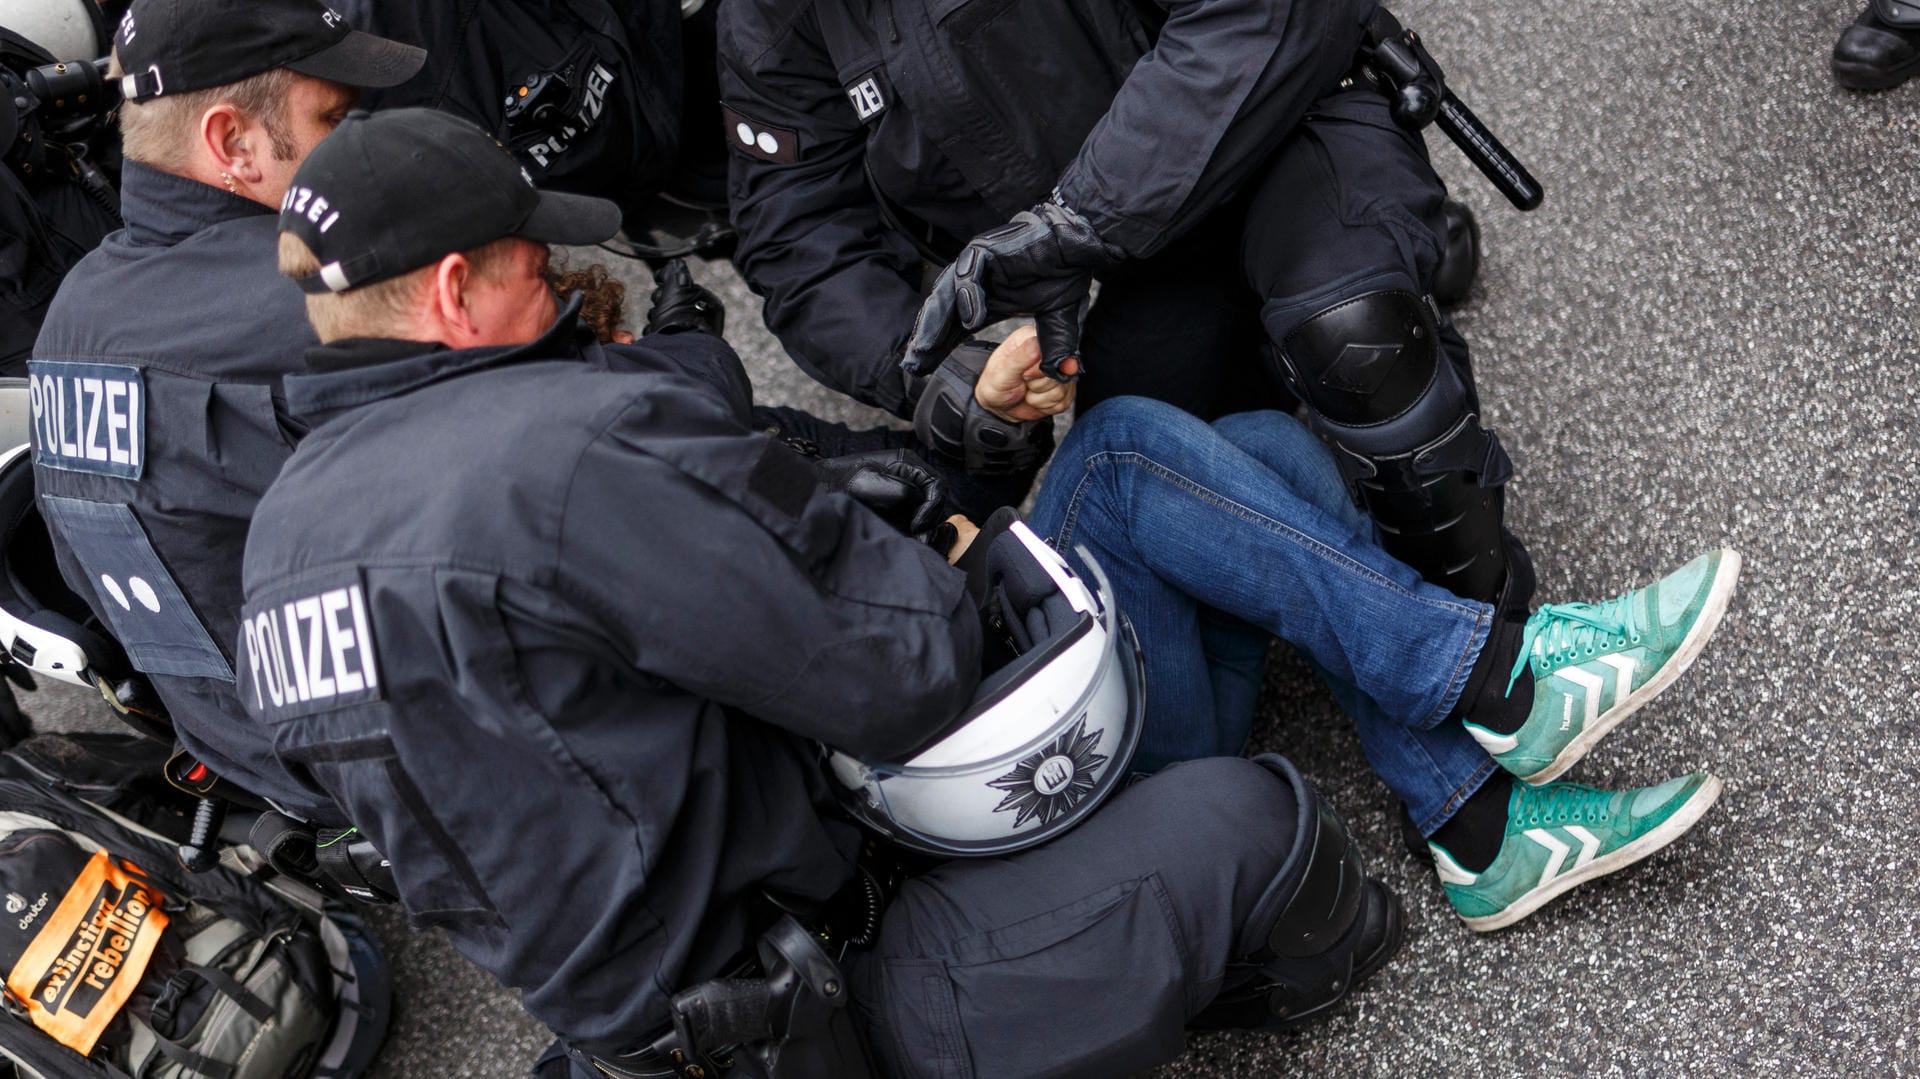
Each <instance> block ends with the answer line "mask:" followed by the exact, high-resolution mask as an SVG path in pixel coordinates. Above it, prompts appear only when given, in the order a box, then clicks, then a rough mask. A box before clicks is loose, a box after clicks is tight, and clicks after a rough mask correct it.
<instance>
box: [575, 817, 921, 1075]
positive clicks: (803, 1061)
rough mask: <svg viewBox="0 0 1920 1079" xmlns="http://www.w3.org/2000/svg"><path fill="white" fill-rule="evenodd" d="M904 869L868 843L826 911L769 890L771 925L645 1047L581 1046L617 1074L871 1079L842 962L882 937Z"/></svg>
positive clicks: (691, 995)
mask: <svg viewBox="0 0 1920 1079" xmlns="http://www.w3.org/2000/svg"><path fill="white" fill-rule="evenodd" d="M905 876H906V869H905V867H904V866H902V865H900V864H899V863H897V862H895V861H892V860H891V859H889V858H888V857H886V856H885V855H883V854H881V853H879V852H878V850H877V848H876V847H875V846H874V845H873V844H871V843H869V844H868V847H867V851H866V854H865V856H864V858H863V860H862V864H861V865H860V866H859V867H858V869H857V870H856V872H855V873H854V878H853V880H852V881H851V882H849V883H848V885H847V886H846V887H844V888H842V889H841V890H840V891H839V892H838V893H836V894H835V895H834V896H833V898H832V899H829V900H828V901H827V903H826V904H825V906H824V907H822V908H821V909H820V910H818V911H814V912H811V913H810V914H805V915H803V914H802V912H799V911H796V910H795V909H793V908H792V907H791V906H789V905H788V904H785V903H782V902H780V901H779V900H778V899H776V898H774V897H771V896H769V897H767V904H768V906H767V910H766V912H765V913H766V916H767V917H770V918H771V919H772V921H771V924H770V925H768V927H767V929H766V930H765V931H764V932H763V933H761V934H760V937H759V939H758V940H757V941H755V943H754V945H753V946H752V947H750V948H748V949H746V950H744V951H743V952H742V953H741V954H740V955H738V956H736V957H735V959H734V960H733V961H732V962H730V963H728V964H726V965H725V967H724V968H723V970H724V973H723V974H722V975H721V976H720V977H718V978H714V979H712V980H710V981H705V982H701V983H700V984H698V985H695V986H693V987H692V988H689V989H686V990H684V991H682V992H680V993H676V994H675V995H674V998H673V1001H672V1002H671V1004H670V1005H669V1009H670V1011H671V1013H672V1017H671V1020H670V1022H669V1024H668V1026H667V1027H666V1028H664V1029H662V1030H660V1031H657V1032H655V1033H654V1035H653V1036H652V1037H651V1038H649V1039H648V1040H647V1041H646V1042H645V1043H644V1044H643V1045H642V1046H641V1047H640V1048H638V1049H629V1050H627V1051H625V1052H616V1051H602V1050H600V1049H599V1048H597V1047H580V1048H581V1050H582V1051H583V1052H584V1055H585V1056H586V1058H587V1059H588V1061H589V1062H590V1063H591V1064H592V1066H593V1067H595V1068H597V1069H598V1070H599V1071H600V1072H601V1073H602V1074H604V1075H607V1076H610V1077H611V1079H716V1077H719V1076H726V1075H729V1074H733V1073H736V1072H738V1073H739V1074H741V1075H753V1076H765V1077H766V1079H873V1077H876V1076H877V1075H878V1074H879V1073H878V1072H877V1071H875V1070H874V1067H873V1062H872V1060H871V1059H869V1057H868V1055H867V1048H866V1041H865V1039H864V1038H863V1036H862V1035H861V1033H860V1030H859V1028H858V1026H857V1025H856V1024H855V1023H854V1021H853V1017H852V1015H851V1013H850V1012H848V1010H847V1004H848V1002H849V1001H850V1000H851V998H852V993H851V991H850V989H849V986H848V980H847V976H846V969H845V965H844V964H845V961H846V957H847V955H848V953H849V952H854V951H865V950H866V949H868V948H870V947H872V946H873V944H874V943H875V942H876V941H877V940H878V939H879V932H880V920H881V917H882V915H883V913H884V911H885V908H886V904H887V903H888V901H889V900H891V898H892V897H893V895H894V893H895V892H897V891H898V890H899V885H900V882H901V881H902V880H903V879H904V878H905Z"/></svg>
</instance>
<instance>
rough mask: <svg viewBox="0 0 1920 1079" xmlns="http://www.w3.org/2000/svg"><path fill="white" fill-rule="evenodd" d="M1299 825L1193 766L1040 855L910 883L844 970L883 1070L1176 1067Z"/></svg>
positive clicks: (1054, 1072)
mask: <svg viewBox="0 0 1920 1079" xmlns="http://www.w3.org/2000/svg"><path fill="white" fill-rule="evenodd" d="M1298 812H1299V806H1298V803H1297V801H1296V799H1295V797H1294V794H1293V791H1292V788H1291V787H1290V786H1289V785H1288V784H1287V782H1286V781H1285V780H1283V779H1281V778H1280V777H1279V776H1277V775H1275V774H1274V773H1272V772H1270V771H1268V770H1267V769H1266V768H1265V767H1263V766H1262V765H1261V764H1260V763H1259V762H1258V760H1247V759H1244V758H1222V757H1216V758H1210V759H1207V760H1201V761H1192V762H1188V763H1185V764H1177V765H1174V766H1172V767H1170V768H1167V769H1165V770H1164V771H1161V772H1159V773H1157V774H1155V775H1153V776H1152V777H1150V778H1147V779H1144V780H1141V781H1139V782H1137V783H1135V784H1133V785H1132V786H1130V787H1128V788H1126V789H1125V790H1122V791H1121V792H1119V793H1118V794H1116V795H1115V796H1114V797H1113V800H1112V801H1111V802H1109V803H1108V804H1107V805H1105V806H1102V807H1101V809H1100V810H1099V811H1098V812H1097V813H1095V814H1094V815H1093V816H1092V817H1091V818H1089V819H1088V820H1087V822H1086V823H1084V824H1082V825H1080V826H1079V827H1078V828H1076V829H1074V830H1073V831H1071V832H1069V833H1067V834H1066V835H1065V836H1062V837H1061V838H1060V839H1058V840H1055V841H1054V842H1052V843H1049V844H1047V845H1045V846H1042V847H1038V848H1035V849H1033V850H1030V851H1025V852H1023V853H1020V854H1017V855H1014V856H1012V857H1008V858H994V859H985V860H956V861H951V862H948V863H946V864H945V865H943V866H941V867H940V868H938V869H935V870H933V871H932V872H930V873H927V874H925V875H923V876H920V877H916V878H914V879H912V880H910V881H908V882H907V883H906V885H905V886H904V887H903V889H902V890H901V892H900V895H899V896H898V897H897V898H896V899H895V900H894V901H893V903H892V904H891V905H889V906H888V908H887V911H886V916H885V918H884V920H883V921H882V922H881V934H880V941H879V943H878V944H877V945H876V946H875V947H874V949H873V950H872V951H870V952H867V953H864V954H861V955H859V956H857V957H855V958H852V959H850V965H851V968H852V970H851V976H852V979H853V981H852V984H853V987H854V1007H855V1008H856V1009H857V1015H858V1018H859V1019H860V1021H861V1022H862V1024H863V1026H864V1028H865V1030H866V1033H867V1042H868V1045H869V1046H870V1048H871V1049H872V1050H873V1053H874V1056H875V1058H876V1059H877V1060H878V1061H879V1064H880V1070H881V1073H882V1074H883V1075H886V1076H889V1077H890V1079H892V1077H900V1079H904V1077H913V1079H922V1077H925V1079H936V1077H937V1079H1002V1077H1012V1076H1059V1077H1065V1076H1089V1077H1091V1076H1102V1077H1104V1076H1116V1075H1125V1074H1130V1073H1133V1072H1136V1071H1140V1070H1143V1069H1145V1068H1148V1067H1151V1066H1153V1065H1155V1064H1159V1063H1162V1062H1165V1061H1167V1060H1170V1059H1172V1058H1173V1057H1175V1056H1177V1055H1178V1054H1179V1053H1180V1051H1181V1047H1182V1045H1183V1040H1182V1039H1183V1037H1184V1029H1185V1025H1186V1021H1187V1020H1188V1019H1189V1018H1191V1017H1192V1016H1194V1015H1195V1014H1197V1013H1198V1012H1199V1011H1200V1010H1201V1009H1202V1008H1203V1007H1205V1006H1206V1005H1207V1004H1208V1003H1209V1002H1210V1001H1211V1000H1212V999H1213V997H1214V996H1215V995H1216V994H1217V993H1218V992H1219V991H1220V990H1221V989H1222V988H1223V986H1222V980H1223V978H1225V977H1226V974H1227V964H1228V963H1229V962H1230V961H1232V960H1234V959H1237V958H1241V957H1244V956H1246V955H1248V954H1250V953H1252V952H1253V951H1255V950H1256V949H1258V948H1259V947H1260V946H1261V945H1262V944H1264V943H1265V941H1266V938H1267V934H1269V933H1270V932H1271V930H1272V921H1273V918H1274V916H1275V912H1273V911H1271V910H1263V909H1256V908H1259V907H1260V906H1261V904H1260V900H1261V898H1262V895H1263V893H1264V892H1265V891H1266V889H1267V888H1268V887H1269V886H1270V885H1271V884H1272V882H1273V881H1274V879H1275V878H1276V877H1277V876H1278V875H1279V873H1280V870H1281V868H1282V866H1283V864H1284V863H1285V862H1286V859H1287V856H1288V854H1290V853H1291V850H1292V846H1293V842H1294V840H1293V837H1294V834H1295V832H1294V829H1295V825H1296V817H1297V814H1298ZM1263 920H1264V922H1265V923H1266V924H1260V923H1261V922H1262V921H1263Z"/></svg>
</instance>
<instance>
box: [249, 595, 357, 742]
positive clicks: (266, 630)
mask: <svg viewBox="0 0 1920 1079" xmlns="http://www.w3.org/2000/svg"><path fill="white" fill-rule="evenodd" d="M240 638H241V647H242V648H243V649H244V650H245V651H246V655H245V656H244V657H243V658H244V660H245V662H244V663H242V664H241V669H240V672H239V674H240V680H239V682H240V684H239V689H240V701H241V703H242V704H243V705H245V706H246V707H247V709H248V710H249V711H251V712H252V713H253V714H254V715H257V716H263V717H265V718H268V719H288V718H292V717H294V716H302V715H308V714H310V713H313V712H325V711H331V710H333V709H335V708H344V707H346V706H347V705H350V704H357V703H359V702H361V701H372V700H379V699H380V697H381V694H382V690H381V688H380V660H379V657H378V653H377V652H376V651H375V647H374V640H373V622H372V620H371V619H370V618H369V617H368V614H367V597H366V590H365V588H363V587H362V585H361V583H360V579H359V576H358V575H357V574H355V575H353V576H351V577H350V578H349V579H346V580H341V581H339V582H338V583H336V584H334V585H332V586H331V587H316V588H311V589H310V590H308V591H305V592H304V593H303V594H300V595H296V596H294V597H292V598H291V599H288V600H286V601H284V602H276V603H265V604H261V603H249V604H247V606H246V609H245V610H244V611H243V612H242V613H241V624H240Z"/></svg>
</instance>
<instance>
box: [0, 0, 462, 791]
mask: <svg viewBox="0 0 1920 1079" xmlns="http://www.w3.org/2000/svg"><path fill="white" fill-rule="evenodd" d="M114 52H115V57H116V61H117V70H118V72H119V73H120V74H121V77H120V82H121V86H122V89H123V91H124V94H125V99H126V101H125V104H124V105H123V106H122V108H121V114H120V123H121V132H122V142H123V146H124V151H125V156H126V165H125V170H124V174H123V180H122V200H121V213H122V216H123V217H124V219H125V220H126V223H127V227H126V228H125V229H123V230H121V231H119V232H116V233H114V234H112V235H111V236H109V237H108V238H107V239H106V241H105V242H104V243H103V244H102V246H101V247H100V248H99V249H97V250H95V251H94V252H92V253H91V254H89V255H88V256H87V257H86V258H85V259H83V260H82V261H81V262H80V263H79V265H78V266H76V267H75V268H74V270H73V272H72V273H70V274H69V275H68V276H67V278H66V280H65V282H64V283H63V284H62V285H61V287H60V290H59V293H58V295H57V296H56V297H55V299H54V302H53V305H52V307H51V308H50V309H49V311H48V313H47V319H46V324H45V326H44V327H43V329H42V331H41V334H40V337H39V339H38V342H37V343H36V345H35V347H34V358H33V360H32V362H31V364H30V365H29V372H30V375H31V377H32V402H33V409H34V417H33V434H34V482H35V485H36V488H37V490H38V493H39V499H40V507H41V511H42V513H43V514H44V516H45V517H46V519H47V521H48V523H49V525H50V527H51V529H52V532H53V536H54V539H55V547H56V550H57V551H58V555H59V560H60V568H61V573H62V575H63V576H64V577H65V578H66V580H67V583H68V584H69V585H70V586H71V587H72V588H73V589H74V590H75V591H77V592H78V593H79V594H80V595H81V596H82V597H84V598H85V599H86V601H87V604H88V605H89V606H90V607H91V608H92V609H93V611H94V613H95V614H96V615H97V616H99V617H100V618H101V619H102V620H103V621H104V622H105V624H106V625H107V626H108V627H109V628H110V629H111V631H112V633H113V635H114V636H115V637H117V638H118V639H119V641H120V643H121V644H122V645H123V646H124V647H125V648H126V650H127V653H128V657H129V658H130V659H131V660H132V662H133V664H134V666H136V667H137V668H139V669H140V670H142V671H144V672H146V673H147V674H148V675H149V676H150V677H151V679H152V682H153V684H154V687H155V689H156V690H157V691H158V692H159V694H160V697H161V699H162V701H163V702H164V703H165V705H166V707H167V710H168V711H169V712H170V713H171V716H172V719H173V721H174V725H175V728H176V731H177V733H178V735H179V737H180V740H181V742H182V743H183V744H184V745H185V746H186V747H187V749H188V750H190V751H191V752H192V753H193V754H194V756H196V757H198V758H199V759H200V760H201V761H202V762H204V763H205V764H206V765H207V766H208V767H210V768H211V769H212V770H213V771H214V772H215V773H217V774H219V775H220V776H222V777H223V778H226V779H229V780H231V781H232V782H234V783H237V784H238V785H239V786H241V787H242V788H244V789H246V790H248V791H250V792H252V793H254V794H256V795H258V796H260V797H264V798H268V799H270V800H272V801H275V802H277V803H279V804H280V805H281V807H282V808H284V809H287V810H288V811H289V812H291V813H293V814H295V815H297V816H312V815H315V814H320V813H332V812H334V811H332V810H331V808H330V806H329V804H328V803H327V801H326V799H325V798H324V796H323V795H321V794H320V793H318V792H317V791H314V790H313V789H312V788H311V787H308V786H306V785H305V784H303V783H301V782H299V781H298V780H297V779H295V778H294V777H292V776H291V775H288V774H287V773H286V771H285V770H284V769H283V768H281V767H280V766H279V764H278V763H277V762H276V761H275V760H274V758H273V756H272V753H271V751H270V748H269V742H270V736H269V734H268V732H265V731H262V730H261V729H260V728H259V727H258V725H256V724H255V723H254V722H253V721H252V720H251V719H249V718H248V717H247V714H246V712H245V711H244V710H242V709H241V708H240V706H239V702H238V700H237V699H236V698H235V697H234V693H233V662H232V651H231V649H232V645H233V641H234V640H235V638H236V635H237V633H238V631H239V622H238V617H239V610H240V556H241V550H242V545H243V544H244V542H245V539H246V533H247V524H248V521H249V520H250V519H251V518H252V516H253V509H254V504H255V502H257V501H258V499H259V497H260V495H261V494H262V493H263V492H264V491H265V490H266V488H267V484H268V482H269V481H271V480H272V479H273V476H274V474H275V473H276V472H278V471H279V469H280V465H281V463H282V462H284V461H285V460H286V457H287V454H288V453H289V452H290V451H291V449H292V445H293V439H294V434H295V432H293V431H291V430H289V429H288V427H287V426H286V425H285V424H284V423H283V421H282V417H281V414H280V409H279V407H278V404H277V398H278V396H279V390H278V386H279V380H280V376H281V375H283V374H285V373H287V372H288V371H291V370H295V369H297V368H298V367H299V362H300V355H301V353H302V351H303V350H304V349H305V348H306V347H307V346H308V345H310V344H311V343H312V341H313V338H312V334H311V331H310V330H309V329H308V328H307V326H306V321H305V319H304V317H303V314H302V311H301V307H300V290H299V289H297V288H294V287H293V286H292V285H291V284H290V283H289V282H287V281H286V280H285V279H284V278H281V277H280V276H279V275H278V274H276V273H275V272H274V262H273V244H274V233H273V230H274V213H275V212H276V211H277V210H278V209H279V208H280V205H281V201H282V199H283V197H284V196H285V195H286V193H287V187H288V181H289V180H290V179H291V178H292V176H293V171H294V169H295V168H297V167H298V166H299V164H300V162H301V161H302V160H303V159H304V158H305V157H306V154H307V151H309V150H310V149H312V148H313V146H314V145H315V144H316V143H318V142H319V141H320V139H321V138H322V137H323V136H324V135H326V134H327V132H329V131H330V130H332V129H333V126H334V125H335V124H336V123H338V122H339V121H340V118H341V117H343V116H344V115H346V112H347V110H348V109H349V108H350V107H351V106H352V105H353V102H354V99H355V96H356V92H357V91H356V88H358V87H372V86H386V85H391V84H393V83H397V82H401V81H403V80H405V79H406V78H408V77H409V76H411V75H412V74H413V73H414V72H415V71H417V70H418V69H419V67H420V65H421V62H422V60H423V55H424V54H422V53H421V52H420V50H418V49H415V48H412V47H410V46H406V45H401V44H398V43H395V42H392V41H387V40H385V39H382V38H377V37H372V36H370V35H367V34H363V33H358V32H355V31H353V30H351V29H350V28H349V27H348V26H347V25H346V24H345V23H344V22H342V21H341V19H340V17H339V16H338V15H336V14H335V13H334V12H332V11H331V10H329V9H328V8H327V7H325V6H324V5H323V4H321V3H320V2H319V0H136V2H135V3H134V4H133V5H132V7H131V9H130V10H129V11H128V13H127V15H126V16H125V17H124V18H123V19H122V20H121V22H120V25H119V27H118V30H117V32H116V35H115V39H114ZM305 209H307V210H316V209H324V207H314V206H311V205H309V206H306V207H305Z"/></svg>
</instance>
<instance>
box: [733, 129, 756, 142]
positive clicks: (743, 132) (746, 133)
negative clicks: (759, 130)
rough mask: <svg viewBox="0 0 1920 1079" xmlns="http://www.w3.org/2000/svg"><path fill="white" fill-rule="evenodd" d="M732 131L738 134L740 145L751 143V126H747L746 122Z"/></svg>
mask: <svg viewBox="0 0 1920 1079" xmlns="http://www.w3.org/2000/svg"><path fill="white" fill-rule="evenodd" d="M733 133H734V134H736V135H738V136H740V145H742V146H752V145H753V128H751V127H749V126H747V125H746V124H741V125H740V126H738V127H736V128H734V129H733Z"/></svg>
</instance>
